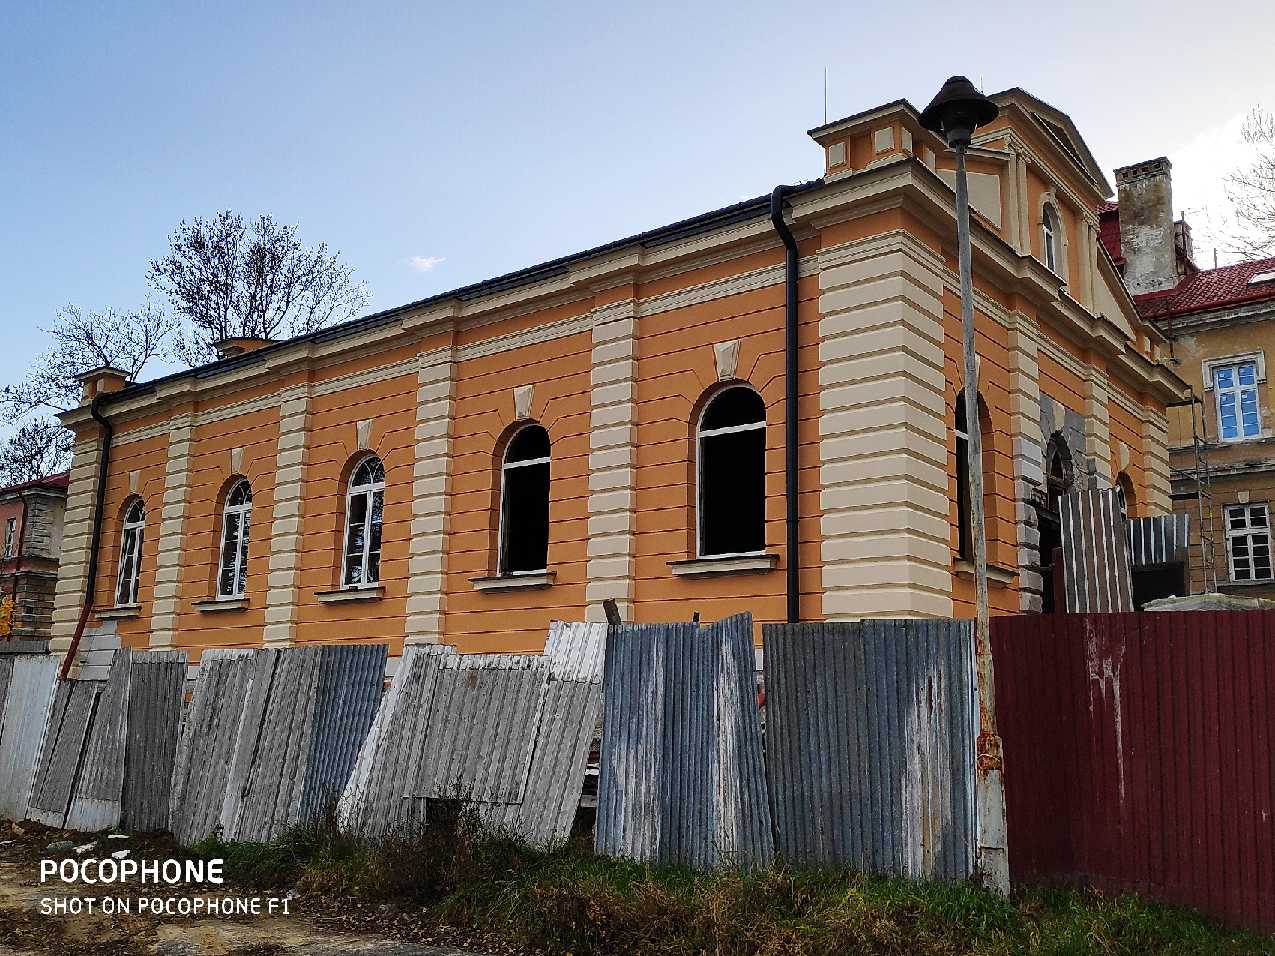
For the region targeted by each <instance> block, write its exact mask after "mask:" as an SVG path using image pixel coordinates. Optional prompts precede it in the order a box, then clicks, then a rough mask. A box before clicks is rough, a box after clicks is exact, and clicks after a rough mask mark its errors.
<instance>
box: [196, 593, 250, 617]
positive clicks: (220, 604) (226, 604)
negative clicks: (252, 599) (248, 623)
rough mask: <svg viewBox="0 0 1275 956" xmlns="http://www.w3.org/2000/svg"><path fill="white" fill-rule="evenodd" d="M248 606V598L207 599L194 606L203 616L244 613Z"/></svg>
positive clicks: (197, 602)
mask: <svg viewBox="0 0 1275 956" xmlns="http://www.w3.org/2000/svg"><path fill="white" fill-rule="evenodd" d="M247 606H248V599H247V598H246V597H223V598H206V599H205V600H203V601H196V602H195V603H194V605H193V607H194V608H195V610H196V611H199V612H200V613H201V614H213V613H215V612H217V611H242V610H243V609H244V608H246V607H247Z"/></svg>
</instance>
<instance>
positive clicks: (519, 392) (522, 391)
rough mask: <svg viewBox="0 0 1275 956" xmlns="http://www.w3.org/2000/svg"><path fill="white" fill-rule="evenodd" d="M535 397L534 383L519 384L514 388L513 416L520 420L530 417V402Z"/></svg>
mask: <svg viewBox="0 0 1275 956" xmlns="http://www.w3.org/2000/svg"><path fill="white" fill-rule="evenodd" d="M535 398H536V387H535V386H534V385H519V386H518V387H517V388H515V389H514V418H516V419H518V420H519V421H521V420H522V419H524V418H530V417H531V404H532V402H534V401H535Z"/></svg>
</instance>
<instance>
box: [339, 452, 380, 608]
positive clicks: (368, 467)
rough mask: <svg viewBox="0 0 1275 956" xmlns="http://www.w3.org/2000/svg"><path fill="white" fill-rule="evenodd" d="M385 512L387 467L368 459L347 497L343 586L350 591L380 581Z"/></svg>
mask: <svg viewBox="0 0 1275 956" xmlns="http://www.w3.org/2000/svg"><path fill="white" fill-rule="evenodd" d="M384 508H385V466H384V465H382V464H381V459H379V458H377V457H376V456H375V455H369V456H368V457H366V458H364V459H363V460H362V461H361V462H359V464H358V466H357V467H356V468H355V469H354V471H353V473H352V474H351V475H350V484H349V488H348V489H347V490H346V493H345V554H344V557H343V561H342V567H343V568H344V571H343V573H342V577H341V583H342V584H344V585H346V586H348V587H359V586H361V585H370V584H375V583H376V582H377V581H379V580H380V579H381V513H382V511H383V510H384Z"/></svg>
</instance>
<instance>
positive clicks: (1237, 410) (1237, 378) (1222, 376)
mask: <svg viewBox="0 0 1275 956" xmlns="http://www.w3.org/2000/svg"><path fill="white" fill-rule="evenodd" d="M1213 389H1214V391H1215V392H1216V393H1217V431H1218V435H1220V436H1221V437H1222V438H1223V439H1224V440H1226V439H1239V438H1257V437H1258V435H1260V434H1261V431H1262V423H1261V420H1260V418H1259V416H1258V414H1257V363H1256V362H1240V363H1238V364H1236V365H1220V366H1217V367H1215V368H1214V369H1213Z"/></svg>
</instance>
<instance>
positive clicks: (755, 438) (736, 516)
mask: <svg viewBox="0 0 1275 956" xmlns="http://www.w3.org/2000/svg"><path fill="white" fill-rule="evenodd" d="M699 534H700V539H699V553H700V556H701V557H714V556H720V555H729V554H749V553H755V552H758V551H764V550H765V549H766V406H765V404H764V403H763V402H762V399H761V396H760V395H758V394H757V393H756V392H754V391H753V390H752V389H750V388H743V387H736V388H729V389H727V390H726V391H724V392H722V393H721V394H720V395H718V396H717V397H716V398H714V399H713V400H712V401H711V402H710V403H709V405H708V408H706V409H705V410H704V416H703V418H702V419H701V420H700V427H699Z"/></svg>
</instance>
